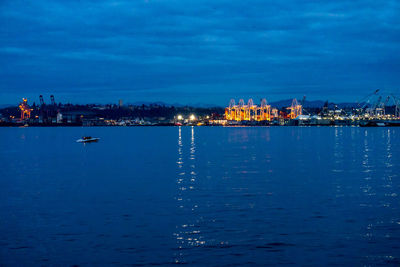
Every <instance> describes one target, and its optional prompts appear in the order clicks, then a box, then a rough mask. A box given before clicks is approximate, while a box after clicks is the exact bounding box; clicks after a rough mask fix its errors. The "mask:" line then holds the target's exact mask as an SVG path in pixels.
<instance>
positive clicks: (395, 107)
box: [391, 94, 400, 118]
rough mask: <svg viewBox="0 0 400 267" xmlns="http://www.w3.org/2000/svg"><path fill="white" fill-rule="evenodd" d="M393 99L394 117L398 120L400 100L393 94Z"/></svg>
mask: <svg viewBox="0 0 400 267" xmlns="http://www.w3.org/2000/svg"><path fill="white" fill-rule="evenodd" d="M391 97H392V99H393V102H394V116H395V117H396V118H400V99H398V98H397V97H396V96H395V95H393V94H391Z"/></svg>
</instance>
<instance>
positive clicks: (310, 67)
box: [0, 0, 400, 105]
mask: <svg viewBox="0 0 400 267" xmlns="http://www.w3.org/2000/svg"><path fill="white" fill-rule="evenodd" d="M0 66H1V67H0V104H9V103H15V102H17V101H19V100H20V98H21V97H28V98H29V99H32V101H36V102H38V95H40V94H43V95H44V96H45V97H47V98H48V96H49V95H50V94H54V95H55V97H56V100H57V101H62V102H73V103H95V102H97V103H110V102H114V103H116V102H117V101H118V99H123V100H124V102H137V101H164V102H167V103H176V102H178V103H183V104H187V103H210V104H220V105H224V104H227V103H228V102H229V100H230V99H231V98H236V99H239V98H245V99H248V98H250V97H251V98H253V99H255V100H257V99H260V98H263V97H265V98H267V99H268V101H275V100H280V99H286V98H292V97H297V98H301V97H302V96H303V95H307V98H308V99H322V100H325V99H330V100H332V101H357V100H359V99H361V98H362V97H363V96H365V95H367V94H369V93H371V92H372V91H374V90H375V89H378V88H380V89H381V90H384V91H386V92H388V93H390V92H393V93H396V94H397V95H399V94H400V83H399V81H400V75H399V72H400V1H394V0H388V1H368V0H365V1H357V0H356V1H344V0H335V1H305V0H298V1H294V0H289V1H257V0H256V1H235V0H229V1H228V0H220V1H209V0H204V1H200V0H190V1H188V0H186V1H176V0H168V1H167V0H163V1H161V0H158V1H152V0H143V1H142V0H137V1H102V0H98V1H76V0H68V1H45V0H35V1H19V0H10V1H9V0H2V1H0ZM47 101H48V100H47Z"/></svg>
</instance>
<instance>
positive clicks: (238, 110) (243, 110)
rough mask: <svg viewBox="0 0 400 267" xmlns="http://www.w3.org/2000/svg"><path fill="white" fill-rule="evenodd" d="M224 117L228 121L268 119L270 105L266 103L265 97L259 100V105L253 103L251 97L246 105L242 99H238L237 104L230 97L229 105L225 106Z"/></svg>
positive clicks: (269, 116) (269, 118)
mask: <svg viewBox="0 0 400 267" xmlns="http://www.w3.org/2000/svg"><path fill="white" fill-rule="evenodd" d="M225 118H226V119H227V120H230V121H269V120H271V106H270V105H268V104H267V100H266V99H263V100H262V101H261V105H260V106H257V105H255V104H254V101H253V99H249V100H248V101H247V105H245V104H244V100H243V99H240V100H239V104H238V105H236V104H235V100H234V99H231V101H230V102H229V106H228V107H227V108H225Z"/></svg>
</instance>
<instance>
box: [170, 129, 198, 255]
mask: <svg viewBox="0 0 400 267" xmlns="http://www.w3.org/2000/svg"><path fill="white" fill-rule="evenodd" d="M190 132H191V138H190V148H189V157H188V162H186V160H184V146H183V141H182V128H181V127H179V130H178V160H177V166H178V178H177V186H178V196H177V197H176V200H177V202H178V212H179V215H180V217H181V218H185V221H182V222H179V223H178V225H176V232H175V233H174V236H175V238H176V242H177V246H178V249H179V252H178V253H177V254H175V262H176V263H179V262H185V258H184V256H185V255H184V253H183V250H181V249H185V248H190V247H194V246H199V245H203V244H205V241H203V240H202V236H201V233H200V231H199V230H198V225H197V224H198V223H199V220H200V218H198V216H196V215H197V213H196V210H197V208H198V204H196V203H194V202H193V198H191V195H192V194H193V192H194V190H195V185H196V179H197V173H196V162H195V160H196V143H195V132H194V127H193V126H192V127H191V130H190ZM186 168H187V169H186ZM195 199H196V198H195Z"/></svg>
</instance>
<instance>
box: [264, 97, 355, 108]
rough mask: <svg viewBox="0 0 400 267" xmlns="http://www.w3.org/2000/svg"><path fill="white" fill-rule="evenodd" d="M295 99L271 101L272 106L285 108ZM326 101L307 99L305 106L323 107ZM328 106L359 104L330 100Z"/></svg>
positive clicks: (353, 105)
mask: <svg viewBox="0 0 400 267" xmlns="http://www.w3.org/2000/svg"><path fill="white" fill-rule="evenodd" d="M292 101H293V99H285V100H280V101H274V102H271V103H269V104H270V105H271V106H273V107H277V108H284V107H290V105H291V104H292ZM297 101H298V102H299V104H301V103H300V102H301V100H297ZM325 102H326V101H323V100H312V101H308V100H306V101H305V102H304V107H305V108H322V107H323V106H324V105H325ZM328 104H329V105H328V106H329V108H332V107H334V106H335V105H337V106H338V108H345V107H347V108H356V107H357V106H358V104H357V103H352V102H345V103H333V102H329V101H328Z"/></svg>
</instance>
